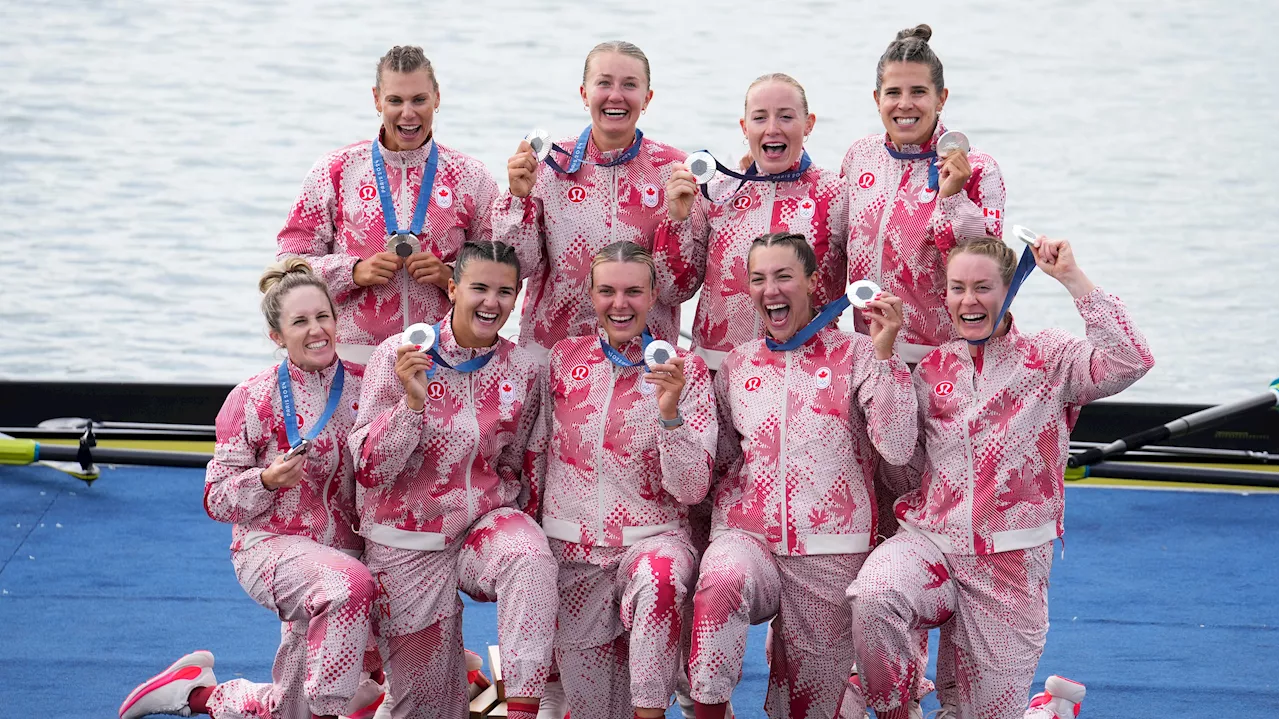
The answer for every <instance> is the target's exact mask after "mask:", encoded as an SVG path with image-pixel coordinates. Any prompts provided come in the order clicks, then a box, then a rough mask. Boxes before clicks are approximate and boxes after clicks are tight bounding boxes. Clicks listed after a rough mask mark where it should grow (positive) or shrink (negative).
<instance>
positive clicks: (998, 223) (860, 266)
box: [840, 122, 1004, 364]
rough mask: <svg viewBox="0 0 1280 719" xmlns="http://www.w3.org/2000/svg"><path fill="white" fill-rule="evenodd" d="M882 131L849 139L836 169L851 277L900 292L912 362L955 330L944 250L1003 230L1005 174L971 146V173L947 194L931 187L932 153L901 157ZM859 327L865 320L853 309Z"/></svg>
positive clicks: (904, 343) (901, 340) (903, 347)
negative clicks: (842, 186) (844, 188)
mask: <svg viewBox="0 0 1280 719" xmlns="http://www.w3.org/2000/svg"><path fill="white" fill-rule="evenodd" d="M944 132H946V128H945V127H943V126H942V123H941V122H939V123H938V126H937V128H936V129H935V130H934V134H933V138H932V139H931V140H930V142H929V143H928V144H926V145H923V146H920V145H904V146H903V147H902V152H904V153H913V154H914V153H920V152H927V151H929V150H932V149H933V144H934V143H935V142H936V141H937V139H938V137H939V136H941V135H942V133H944ZM887 142H888V138H887V136H885V135H883V134H880V135H871V136H869V137H864V138H862V139H861V140H858V141H857V142H855V143H853V145H852V146H851V147H850V148H849V151H848V152H847V153H845V156H844V163H843V164H842V165H841V168H840V172H841V175H842V176H843V177H844V179H845V182H847V183H848V187H849V244H848V248H847V252H848V256H849V282H850V283H853V282H857V281H858V280H863V279H869V280H873V281H875V282H876V284H878V285H880V287H881V288H882V289H884V290H885V291H886V292H890V293H892V294H894V295H897V296H898V297H901V298H902V305H903V307H902V309H903V324H902V330H901V332H900V333H899V335H898V345H897V351H898V354H899V355H901V356H902V358H903V359H904V360H906V361H907V363H909V364H915V363H917V362H919V361H920V360H921V359H922V358H923V357H924V355H926V354H928V353H929V352H930V351H932V350H933V348H934V347H936V346H938V345H941V344H942V343H944V342H947V341H948V340H950V339H951V338H952V336H953V332H952V329H951V318H950V317H949V316H948V314H947V308H946V303H945V300H946V287H945V284H946V279H947V272H946V265H947V253H949V252H950V251H951V248H952V247H955V246H956V245H957V244H958V243H960V242H964V241H965V240H973V239H977V238H979V237H984V236H987V235H992V236H995V237H1000V236H1002V235H1003V234H1004V218H1003V214H1004V179H1003V178H1002V177H1001V175H1000V167H999V166H998V165H996V161H995V160H994V159H992V158H991V156H990V155H987V154H986V153H983V152H978V151H976V150H971V151H970V152H969V162H970V164H971V166H972V168H973V174H972V175H971V176H970V177H969V179H968V181H967V182H966V183H965V185H964V187H963V188H962V189H961V190H960V191H959V192H957V193H956V194H954V195H951V196H950V197H941V198H940V197H939V196H938V193H937V192H936V191H931V190H930V189H929V164H930V163H932V162H934V160H933V159H919V160H899V159H896V158H894V157H893V156H892V155H890V154H889V150H888V148H887V146H886V143H887ZM855 322H856V323H857V326H858V329H859V331H861V332H865V331H866V327H865V325H864V324H863V322H862V318H861V317H859V316H857V315H856V314H855Z"/></svg>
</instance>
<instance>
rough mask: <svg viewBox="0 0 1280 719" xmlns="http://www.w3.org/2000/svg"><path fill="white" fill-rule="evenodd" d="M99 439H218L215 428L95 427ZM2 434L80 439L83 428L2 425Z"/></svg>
mask: <svg viewBox="0 0 1280 719" xmlns="http://www.w3.org/2000/svg"><path fill="white" fill-rule="evenodd" d="M93 433H94V435H96V436H97V437H98V439H145V440H153V441H154V440H167V441H175V442H200V441H207V442H213V441H215V440H216V439H217V436H216V435H215V433H214V431H213V428H212V427H210V428H209V431H208V432H195V431H185V430H182V431H176V432H171V431H166V430H159V429H99V428H94V431H93ZM0 434H7V435H9V436H10V437H18V438H24V439H79V438H80V437H81V436H83V435H84V430H83V429H45V428H41V427H0Z"/></svg>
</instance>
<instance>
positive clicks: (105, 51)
mask: <svg viewBox="0 0 1280 719" xmlns="http://www.w3.org/2000/svg"><path fill="white" fill-rule="evenodd" d="M863 5H864V4H863V3H842V2H791V3H785V4H783V3H764V2H743V1H741V0H739V1H734V2H730V1H727V0H717V1H715V2H708V1H706V0H703V1H701V2H697V3H678V4H677V3H625V4H624V3H621V2H593V3H589V4H587V3H559V2H557V3H552V2H542V3H538V2H535V3H530V2H517V1H509V2H433V3H412V4H410V3H385V4H383V3H378V2H364V3H351V2H344V3H332V2H319V3H317V2H278V1H274V0H273V1H272V2H198V3H172V2H149V1H145V0H137V1H133V2H128V3H90V2H69V1H65V0H64V1H62V2H41V3H17V2H6V3H4V6H3V13H2V14H3V23H0V25H3V27H2V28H0V378H66V379H118V380H183V381H217V382H235V381H239V380H241V379H243V378H245V377H247V376H249V375H251V374H253V373H254V372H256V371H258V370H259V369H261V368H262V367H264V366H266V365H268V364H269V363H270V362H271V361H272V356H271V349H272V345H271V344H270V343H269V342H268V341H267V340H266V338H265V331H264V329H263V323H262V319H261V317H260V315H259V314H258V310H257V301H258V295H257V292H256V281H257V277H258V275H259V273H260V272H261V270H262V268H263V267H264V266H265V265H266V264H267V263H269V262H270V261H272V260H273V258H274V254H275V235H276V232H277V231H278V230H279V229H280V226H281V224H282V223H283V221H284V219H285V214H286V212H287V211H288V209H289V207H290V205H291V203H292V201H293V199H294V197H295V194H296V192H297V191H298V189H299V187H300V184H301V181H302V178H303V175H304V174H305V173H306V171H307V169H308V168H309V167H310V166H311V164H312V163H313V162H315V160H316V159H317V158H318V157H319V156H320V155H322V154H323V153H325V152H326V151H328V150H331V149H334V148H336V147H339V146H342V145H345V144H348V143H350V142H354V141H357V140H365V139H368V138H370V137H372V136H373V134H374V132H375V131H376V129H377V127H378V119H377V117H376V115H375V112H374V109H373V103H372V99H371V95H370V86H371V85H372V81H373V69H374V63H375V61H376V59H377V58H378V57H379V56H380V55H381V54H382V53H383V52H385V51H386V50H387V49H388V48H389V47H390V46H391V45H394V44H420V45H422V46H424V47H425V48H426V50H427V53H428V55H429V56H430V57H431V58H432V60H433V62H434V64H435V66H436V72H437V76H438V78H439V81H440V84H441V95H442V105H441V110H440V113H439V115H438V116H437V120H436V132H437V136H438V137H440V138H441V139H442V141H444V142H445V143H447V144H449V145H450V146H452V147H455V148H458V149H460V150H462V151H464V152H467V153H469V154H472V155H474V156H476V157H478V158H480V159H481V160H483V161H484V162H485V163H486V164H487V165H488V166H489V168H490V170H491V171H492V172H494V173H495V176H496V177H498V180H499V184H500V185H503V186H505V184H506V175H505V165H506V159H507V157H508V156H509V155H510V154H511V152H512V150H513V149H514V148H515V146H516V144H517V142H518V141H519V139H520V137H521V136H522V135H523V134H524V133H525V132H526V131H527V130H528V129H529V128H530V127H532V126H535V125H537V126H541V127H545V128H547V129H548V130H550V131H551V132H552V134H553V135H555V136H559V135H565V134H570V133H573V132H576V131H577V130H579V129H580V128H581V127H582V126H583V125H585V124H586V122H587V121H588V118H587V116H586V114H585V113H584V112H583V110H582V105H581V102H580V101H579V99H578V96H577V88H578V84H579V82H580V79H581V72H582V60H583V57H584V56H585V54H586V52H587V50H588V49H590V47H591V46H592V45H594V44H595V43H596V42H599V41H601V40H606V39H615V38H624V39H628V40H631V41H633V42H635V43H637V44H638V45H640V47H642V48H644V49H645V51H646V52H647V53H648V54H649V57H650V60H651V62H652V66H653V88H654V91H655V96H654V100H653V103H652V104H651V106H650V111H649V113H648V114H647V115H646V116H645V117H644V118H643V122H642V125H641V126H642V127H643V129H644V130H645V132H646V134H648V135H649V136H650V137H653V138H655V139H659V140H662V141H664V142H667V143H670V144H673V145H676V146H678V147H682V148H685V149H687V150H690V151H692V150H695V149H700V148H703V147H707V148H710V149H712V151H713V152H716V154H718V155H720V156H722V157H736V156H737V155H738V153H740V152H741V151H742V150H743V148H742V146H741V144H739V137H740V133H739V130H738V127H737V120H738V118H739V116H740V114H741V111H742V95H743V91H744V90H745V88H746V86H747V84H748V83H749V82H750V81H751V80H752V79H753V78H755V77H756V76H758V75H760V74H763V73H765V72H772V71H784V72H787V73H790V74H792V75H794V76H795V77H796V78H798V79H799V80H800V81H801V82H802V83H804V84H805V86H806V89H807V91H808V96H809V100H810V103H811V108H812V110H813V111H814V112H815V113H816V114H817V115H818V124H817V127H816V129H815V131H814V133H813V135H812V136H811V138H810V141H809V145H808V147H809V151H810V154H811V155H812V156H813V158H814V160H815V161H816V162H817V163H819V164H822V165H825V166H829V167H836V166H838V164H839V162H840V159H841V158H842V157H843V154H844V151H845V149H846V148H847V147H848V146H849V144H850V143H851V142H853V140H855V139H856V138H858V137H861V136H864V135H866V134H869V133H872V132H878V131H880V129H881V128H880V123H879V118H878V116H877V114H876V112H875V108H874V106H873V101H872V99H871V92H872V89H873V87H874V79H875V75H874V70H875V62H876V59H877V58H878V57H879V54H880V52H881V51H883V49H884V47H885V45H886V44H887V43H888V41H889V40H890V39H892V37H893V34H894V32H895V31H897V30H898V29H900V28H902V27H907V26H910V25H914V24H915V23H918V22H922V21H923V22H928V23H930V24H931V25H932V26H933V28H934V35H935V37H934V41H933V45H934V48H935V50H936V51H937V52H938V54H939V56H940V57H941V58H942V59H943V61H944V63H945V64H946V78H947V85H948V86H949V87H950V88H951V97H950V100H949V102H948V104H947V112H946V121H947V123H948V125H949V126H951V127H952V128H954V129H961V130H964V131H965V132H966V133H967V134H968V135H969V137H970V138H971V139H972V140H973V142H974V144H975V146H977V147H980V148H981V149H983V150H986V151H987V152H989V153H991V154H992V155H993V156H994V157H995V158H996V159H997V161H998V162H999V163H1000V165H1001V168H1002V169H1003V171H1004V175H1005V179H1006V183H1007V185H1008V191H1009V199H1008V204H1007V214H1008V217H1009V218H1010V221H1011V222H1015V223H1018V224H1025V225H1028V226H1030V227H1032V228H1033V229H1036V230H1037V231H1040V232H1044V233H1046V234H1049V235H1052V236H1061V237H1066V238H1069V239H1071V240H1072V242H1073V243H1074V245H1075V247H1076V252H1077V256H1078V257H1079V259H1080V261H1081V264H1082V266H1083V267H1084V268H1085V269H1086V270H1087V271H1088V273H1089V275H1090V276H1091V277H1092V279H1094V281H1095V282H1097V283H1098V284H1099V285H1101V286H1103V287H1105V288H1106V289H1108V290H1110V291H1113V292H1115V293H1116V294H1118V295H1120V296H1121V297H1122V298H1124V299H1125V301H1126V302H1127V304H1128V305H1129V307H1130V308H1131V309H1132V311H1133V314H1134V316H1135V317H1136V321H1137V323H1138V324H1139V326H1140V327H1141V328H1142V329H1143V330H1144V331H1145V332H1146V334H1147V336H1148V337H1149V338H1150V339H1151V343H1152V345H1153V348H1154V352H1155V355H1156V359H1157V365H1156V368H1155V369H1154V370H1153V371H1152V372H1151V373H1150V374H1149V375H1148V376H1147V377H1146V378H1145V379H1143V380H1142V381H1141V382H1140V383H1139V384H1138V385H1137V386H1135V387H1134V388H1133V389H1131V390H1129V391H1128V392H1127V393H1126V394H1125V397H1126V398H1128V399H1136V400H1151V401H1183V400H1189V401H1205V402H1220V401H1228V400H1231V399H1235V398H1238V397H1244V396H1248V395H1250V394H1253V393H1256V392H1258V391H1261V390H1263V389H1264V388H1265V387H1266V385H1267V383H1268V382H1269V381H1270V380H1271V379H1272V378H1274V377H1275V376H1276V375H1277V373H1278V370H1277V364H1278V360H1277V355H1278V351H1277V347H1278V344H1280V340H1278V338H1277V326H1278V324H1280V319H1278V312H1277V307H1278V302H1277V170H1276V161H1277V153H1276V149H1275V142H1276V140H1275V138H1276V130H1277V123H1278V120H1277V85H1278V79H1277V6H1276V3H1275V2H1273V1H1270V0H1249V1H1245V2H1236V3H1231V4H1226V5H1220V4H1216V3H1209V2H1189V1H1187V0H1172V1H1171V2H1165V3H1159V4H1152V3H1148V2H1132V1H1130V2H1111V1H1096V0H1095V1H1093V2H1078V1H1077V2H1061V1H1056V2H1050V3H1036V4H1032V5H1028V4H1027V3H1024V2H1016V1H1015V0H988V1H987V2H983V3H977V4H972V3H930V2H916V3H911V5H912V7H911V8H910V9H909V10H908V9H905V4H897V3H895V4H894V5H897V6H899V7H897V8H894V9H888V8H879V9H876V8H866V7H863ZM1258 142H1261V143H1262V144H1261V145H1260V146H1259V145H1257V144H1256V143H1258ZM1014 307H1015V311H1016V313H1017V316H1018V321H1019V324H1020V325H1021V326H1022V327H1023V328H1024V330H1025V329H1039V328H1043V327H1049V326H1063V327H1067V328H1069V329H1071V330H1072V331H1076V332H1080V331H1082V329H1083V323H1082V322H1081V321H1080V318H1079V317H1078V316H1077V315H1076V313H1075V311H1074V308H1073V306H1072V304H1071V303H1070V301H1069V297H1068V295H1067V293H1066V291H1065V290H1063V289H1062V288H1061V287H1060V286H1058V285H1057V284H1056V283H1054V282H1053V281H1052V280H1051V279H1049V278H1048V277H1045V276H1043V275H1040V276H1037V277H1034V278H1033V279H1031V280H1030V281H1029V282H1028V284H1027V286H1026V287H1025V289H1024V290H1023V292H1022V294H1021V295H1020V296H1019V299H1018V301H1017V303H1016V304H1015V306H1014ZM691 319H692V305H690V306H689V308H688V311H687V312H686V316H685V322H686V326H687V325H688V323H689V321H690V320H691ZM514 321H515V318H514V316H513V319H512V323H513V324H514ZM508 329H510V328H508Z"/></svg>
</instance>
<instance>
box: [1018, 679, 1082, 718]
mask: <svg viewBox="0 0 1280 719" xmlns="http://www.w3.org/2000/svg"><path fill="white" fill-rule="evenodd" d="M1083 701H1084V685H1083V684H1081V683H1080V682H1073V681H1071V680H1070V679H1067V678H1066V677H1060V676H1058V675H1056V674H1055V675H1053V676H1051V677H1049V678H1048V679H1046V680H1045V681H1044V691H1043V692H1040V693H1039V694H1037V695H1035V696H1033V697H1031V705H1030V707H1029V708H1031V709H1036V708H1044V709H1048V710H1049V711H1051V712H1053V714H1054V716H1056V717H1058V719H1075V717H1077V716H1079V715H1080V703H1081V702H1083Z"/></svg>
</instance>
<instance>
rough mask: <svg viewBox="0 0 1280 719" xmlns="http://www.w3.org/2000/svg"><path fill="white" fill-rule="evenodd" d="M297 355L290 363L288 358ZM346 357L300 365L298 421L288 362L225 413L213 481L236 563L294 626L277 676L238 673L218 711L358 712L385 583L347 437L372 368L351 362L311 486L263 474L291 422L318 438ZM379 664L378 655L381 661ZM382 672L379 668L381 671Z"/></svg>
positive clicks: (309, 459) (212, 493)
mask: <svg viewBox="0 0 1280 719" xmlns="http://www.w3.org/2000/svg"><path fill="white" fill-rule="evenodd" d="M285 361H286V362H288V360H285ZM337 368H338V364H337V363H334V364H333V365H330V366H329V367H326V368H325V369H322V370H319V371H315V372H307V371H303V370H301V369H299V368H298V367H296V366H295V365H293V364H292V363H290V364H289V365H288V369H289V377H290V382H291V386H292V389H293V395H294V409H295V412H296V414H295V416H293V417H285V416H283V414H282V409H281V403H280V391H279V388H278V386H277V374H276V373H277V369H278V366H276V367H272V368H271V369H269V370H264V371H263V372H261V373H259V374H257V375H255V376H254V377H253V378H251V379H249V380H247V381H245V382H243V383H241V384H240V385H238V386H236V388H235V389H234V390H232V391H231V394H230V395H228V396H227V400H226V402H225V403H224V404H223V406H222V411H220V412H219V413H218V418H217V426H216V429H217V443H216V444H215V446H214V454H213V461H211V462H210V463H209V468H208V472H207V474H206V477H205V492H204V505H205V509H206V511H207V512H208V513H209V516H210V517H212V518H213V519H216V520H218V521H220V522H229V523H231V524H233V525H234V527H233V529H232V542H231V561H232V566H233V567H234V568H235V572H236V578H237V579H238V580H239V581H240V585H241V586H243V587H244V589H245V591H246V592H247V593H248V594H249V596H251V597H253V599H254V600H255V601H257V602H258V603H259V604H261V605H262V606H264V607H266V608H267V609H269V610H271V611H272V612H274V613H275V614H277V615H278V616H279V617H280V619H281V621H283V622H284V625H283V627H282V631H281V644H280V649H279V650H278V651H277V653H276V659H275V665H274V667H273V670H272V676H273V677H274V679H275V681H274V682H273V683H254V682H250V681H248V680H245V679H236V680H233V681H230V682H226V683H223V684H220V685H218V687H217V688H216V689H215V690H214V693H213V695H212V696H211V697H210V699H209V708H210V710H211V711H212V712H213V714H214V716H217V717H222V718H228V717H255V718H256V719H281V718H283V717H298V718H300V719H305V718H308V717H310V716H311V713H312V712H315V713H316V714H319V715H325V714H343V713H346V712H347V711H349V710H351V709H354V707H349V706H348V702H349V701H350V700H351V699H352V697H353V696H354V694H355V691H356V688H357V686H358V685H359V682H360V680H361V671H362V669H363V668H365V667H364V665H363V662H362V659H363V657H364V654H365V650H366V647H367V646H368V640H369V612H370V607H371V605H372V603H373V599H374V584H373V578H372V577H371V576H370V574H369V570H368V569H366V568H365V566H364V565H363V564H361V563H360V561H359V559H357V557H359V556H360V551H361V548H362V546H363V544H364V543H363V540H361V538H360V537H359V536H358V535H357V534H356V533H355V531H354V530H353V529H352V525H353V524H355V521H356V512H355V482H354V480H353V469H352V459H351V453H350V452H349V451H347V433H348V432H349V431H350V429H351V425H352V422H353V421H354V420H355V416H356V410H357V401H358V399H359V397H360V380H361V375H362V374H363V368H362V367H360V366H359V365H352V364H344V365H343V368H344V371H345V377H344V382H343V388H342V395H341V397H340V398H339V401H338V406H337V409H336V410H335V411H334V413H333V415H332V417H331V419H330V420H329V422H328V423H327V424H326V425H325V427H324V429H323V431H321V432H320V434H319V435H317V436H316V437H315V439H313V440H312V442H311V448H310V450H309V451H308V452H307V454H306V455H305V459H304V460H303V461H304V476H303V479H302V481H301V482H300V483H299V484H298V485H296V486H294V487H291V488H282V489H277V490H274V491H272V490H268V489H267V488H266V487H265V486H264V485H263V484H262V472H263V470H264V469H266V468H267V467H269V466H270V465H271V463H272V462H274V461H275V460H276V458H278V457H279V456H280V455H282V454H284V453H285V452H287V451H288V450H289V440H288V436H287V433H286V431H285V423H286V422H289V423H294V424H295V426H297V427H298V428H299V429H300V431H301V432H303V433H309V432H310V431H311V430H312V428H313V427H314V426H315V422H316V420H317V419H318V418H319V417H320V415H321V414H323V412H324V408H325V405H326V403H327V402H328V398H329V389H330V387H332V385H333V380H334V376H335V375H336V373H337ZM374 667H376V662H374ZM374 667H370V668H374Z"/></svg>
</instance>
